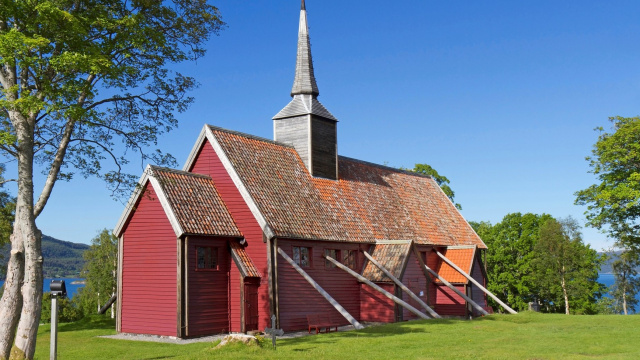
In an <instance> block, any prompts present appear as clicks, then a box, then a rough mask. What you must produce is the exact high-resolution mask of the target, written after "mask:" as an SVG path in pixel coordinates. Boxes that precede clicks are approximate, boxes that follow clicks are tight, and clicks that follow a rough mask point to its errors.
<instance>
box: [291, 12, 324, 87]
mask: <svg viewBox="0 0 640 360" xmlns="http://www.w3.org/2000/svg"><path fill="white" fill-rule="evenodd" d="M301 94H305V95H313V96H318V95H319V94H320V92H319V91H318V85H317V84H316V78H315V76H314V75H313V60H312V59H311V42H310V41H309V26H308V25H307V10H306V7H305V3H304V0H302V8H301V9H300V26H299V28H298V57H297V59H296V76H295V79H294V80H293V88H292V89H291V96H294V95H301Z"/></svg>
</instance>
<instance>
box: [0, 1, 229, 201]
mask: <svg viewBox="0 0 640 360" xmlns="http://www.w3.org/2000/svg"><path fill="white" fill-rule="evenodd" d="M0 19H2V21H0V82H1V83H2V87H1V89H2V90H1V91H0V151H2V152H3V153H4V155H6V156H7V157H9V158H18V154H19V153H20V154H22V153H24V154H27V153H29V152H31V153H35V154H36V160H37V161H39V162H41V163H43V164H45V167H44V168H45V170H44V173H46V174H49V175H52V176H53V179H56V180H57V179H64V180H69V179H71V178H72V177H73V176H74V174H75V173H79V174H81V175H83V176H89V175H95V176H98V177H100V178H102V179H105V180H106V181H107V182H108V183H109V184H110V185H111V186H112V188H113V190H114V191H116V192H118V193H120V192H124V193H128V192H129V190H130V189H128V188H127V187H124V188H123V187H122V186H121V185H123V184H125V185H131V184H133V183H135V180H134V178H137V177H133V176H131V175H128V174H126V173H124V172H123V170H122V166H123V165H126V164H127V163H128V162H129V161H128V158H129V159H130V155H131V154H130V153H131V152H137V153H139V154H140V155H141V157H142V161H143V162H145V161H153V162H156V163H159V164H172V163H174V162H175V161H174V159H173V158H172V157H170V156H169V157H167V156H166V155H163V154H161V153H158V152H150V153H147V152H146V151H145V150H144V149H145V148H146V147H148V146H154V145H155V144H156V142H157V139H158V136H159V135H161V134H163V133H166V132H167V131H170V130H171V129H173V128H175V127H176V126H177V120H176V118H175V116H174V113H175V112H182V111H184V110H186V108H187V107H188V106H189V104H190V103H191V102H192V100H193V99H192V98H190V97H188V96H186V95H185V94H186V93H187V92H188V91H189V90H192V89H193V88H194V87H195V86H196V85H197V84H196V82H195V80H194V79H193V78H191V77H188V76H185V75H182V74H180V73H176V72H173V71H171V70H170V69H169V67H170V66H172V65H173V64H176V63H180V62H183V61H192V60H195V59H198V58H199V57H201V56H202V55H204V53H205V49H204V44H205V42H206V41H207V40H208V39H209V37H210V35H211V34H217V33H218V32H219V31H220V30H221V29H222V28H223V27H224V25H225V24H224V22H223V21H222V20H221V18H220V14H219V12H218V9H217V8H216V7H214V6H212V5H209V4H208V2H207V1H206V0H169V1H140V0H134V1H124V0H110V1H103V0H86V1H75V0H25V1H2V2H1V3H0ZM26 124H33V125H30V126H26ZM19 138H20V139H23V140H21V141H24V139H29V138H30V139H31V140H32V141H33V146H32V147H30V146H25V145H22V146H20V147H18V139H19ZM27 158H29V157H27ZM60 161H62V164H61V165H62V166H61V167H60V168H57V166H58V164H60ZM105 162H109V163H113V162H115V163H116V166H115V167H113V166H108V167H106V168H105V166H104V165H105ZM58 171H59V172H58Z"/></svg>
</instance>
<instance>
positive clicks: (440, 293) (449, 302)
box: [434, 284, 466, 316]
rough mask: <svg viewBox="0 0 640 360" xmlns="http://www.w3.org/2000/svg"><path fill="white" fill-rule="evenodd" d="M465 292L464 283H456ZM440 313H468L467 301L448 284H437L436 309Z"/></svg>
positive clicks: (462, 314)
mask: <svg viewBox="0 0 640 360" xmlns="http://www.w3.org/2000/svg"><path fill="white" fill-rule="evenodd" d="M454 286H455V287H456V289H458V290H459V291H460V292H461V293H463V294H464V292H465V289H464V285H455V284H454ZM434 310H435V311H436V312H437V313H438V314H440V315H454V316H465V315H466V301H465V300H464V299H463V298H462V297H460V295H458V294H456V293H455V292H453V290H451V289H450V288H448V287H447V286H446V285H436V307H435V309H434Z"/></svg>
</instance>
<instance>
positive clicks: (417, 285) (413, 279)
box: [402, 251, 427, 320]
mask: <svg viewBox="0 0 640 360" xmlns="http://www.w3.org/2000/svg"><path fill="white" fill-rule="evenodd" d="M402 283H403V284H404V285H405V286H406V287H408V288H409V290H411V291H412V292H413V293H414V294H416V295H418V297H419V298H420V300H422V301H424V302H426V301H427V279H426V278H425V275H424V271H422V270H421V269H420V263H419V262H418V259H417V258H416V255H415V254H414V253H413V251H412V252H411V254H410V255H409V259H408V260H407V267H406V269H405V271H404V276H403V277H402ZM420 291H422V296H420ZM402 300H404V301H405V302H407V303H409V305H411V306H413V307H414V308H416V309H418V310H420V311H422V312H423V313H425V314H426V310H424V308H423V307H422V306H421V305H420V304H419V303H418V302H417V301H415V300H414V299H413V298H412V297H411V296H409V294H407V293H406V292H404V291H403V292H402ZM402 309H404V310H403V313H402V319H403V320H412V319H418V316H417V315H415V314H414V313H412V312H411V311H409V310H407V309H405V308H404V307H402Z"/></svg>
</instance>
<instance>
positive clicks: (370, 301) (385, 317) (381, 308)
mask: <svg viewBox="0 0 640 360" xmlns="http://www.w3.org/2000/svg"><path fill="white" fill-rule="evenodd" d="M376 285H378V286H380V287H381V288H383V289H384V290H386V291H388V292H390V293H392V294H394V295H395V285H394V284H389V283H377V284H376ZM395 307H396V304H395V303H394V302H393V300H391V299H389V298H387V297H386V296H384V295H382V293H380V292H379V291H378V290H375V289H374V288H372V287H371V286H369V285H367V284H360V321H379V322H388V323H390V322H394V321H396V316H395V313H396V312H395Z"/></svg>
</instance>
